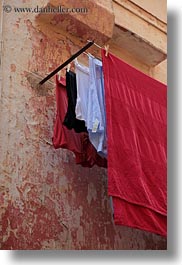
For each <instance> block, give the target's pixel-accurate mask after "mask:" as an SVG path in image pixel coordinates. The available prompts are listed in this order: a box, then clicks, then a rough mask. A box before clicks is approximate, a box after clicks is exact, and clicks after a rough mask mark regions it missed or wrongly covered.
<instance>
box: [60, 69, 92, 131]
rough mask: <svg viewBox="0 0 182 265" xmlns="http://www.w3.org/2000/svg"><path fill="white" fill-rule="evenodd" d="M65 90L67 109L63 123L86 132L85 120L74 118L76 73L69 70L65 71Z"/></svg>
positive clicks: (70, 127) (69, 127)
mask: <svg viewBox="0 0 182 265" xmlns="http://www.w3.org/2000/svg"><path fill="white" fill-rule="evenodd" d="M66 90H67V96H68V109H67V113H66V116H65V119H64V122H63V124H64V125H65V126H66V127H67V128H68V129H69V130H71V129H74V130H75V132H77V133H80V132H87V128H86V127H85V122H84V121H81V120H78V119H76V114H75V107H76V99H77V87H76V74H75V73H73V72H71V71H69V72H66Z"/></svg>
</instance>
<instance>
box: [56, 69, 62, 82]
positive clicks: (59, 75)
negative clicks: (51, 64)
mask: <svg viewBox="0 0 182 265" xmlns="http://www.w3.org/2000/svg"><path fill="white" fill-rule="evenodd" d="M57 75H58V79H59V81H60V80H61V70H60V71H59V72H58V74H57Z"/></svg>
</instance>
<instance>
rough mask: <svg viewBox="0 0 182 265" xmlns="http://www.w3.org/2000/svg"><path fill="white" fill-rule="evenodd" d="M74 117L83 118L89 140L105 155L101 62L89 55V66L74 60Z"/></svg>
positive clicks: (104, 115) (104, 118)
mask: <svg viewBox="0 0 182 265" xmlns="http://www.w3.org/2000/svg"><path fill="white" fill-rule="evenodd" d="M75 70H76V80H77V102H76V110H75V112H76V118H77V119H80V120H85V124H86V127H87V130H88V133H89V139H90V142H91V143H92V144H93V146H94V147H95V148H96V150H97V152H98V153H99V154H100V155H101V156H103V157H107V139H106V138H107V137H106V111H105V95H104V78H103V70H102V62H101V61H99V60H98V59H96V58H94V57H92V56H89V68H88V67H86V66H84V65H82V64H80V63H78V61H77V60H76V61H75Z"/></svg>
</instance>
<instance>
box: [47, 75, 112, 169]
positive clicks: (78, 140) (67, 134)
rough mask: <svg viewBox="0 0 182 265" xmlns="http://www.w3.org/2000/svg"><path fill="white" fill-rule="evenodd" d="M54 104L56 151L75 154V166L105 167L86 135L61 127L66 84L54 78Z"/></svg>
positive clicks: (105, 161)
mask: <svg viewBox="0 0 182 265" xmlns="http://www.w3.org/2000/svg"><path fill="white" fill-rule="evenodd" d="M56 104H57V113H56V120H55V124H54V135H53V139H52V140H53V145H54V147H55V148H56V149H58V148H64V149H68V150H70V151H72V152H73V153H74V154H75V160H76V163H77V164H81V165H82V166H83V167H93V166H94V165H98V166H100V167H107V160H106V159H105V158H102V157H100V156H99V155H98V154H97V151H96V149H95V148H94V146H93V145H92V144H91V143H90V141H89V137H88V133H86V132H83V133H76V132H75V131H74V130H73V129H72V130H69V129H67V127H66V126H64V125H63V121H64V118H65V115H66V112H67V107H68V98H67V93H66V82H65V79H64V78H61V80H59V79H58V76H56Z"/></svg>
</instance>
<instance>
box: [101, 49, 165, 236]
mask: <svg viewBox="0 0 182 265" xmlns="http://www.w3.org/2000/svg"><path fill="white" fill-rule="evenodd" d="M102 60H103V71H104V83H105V97H106V117H107V136H108V193H109V195H110V196H113V204H114V218H115V223H116V224H121V225H126V226H131V227H135V228H139V229H142V230H147V231H150V232H154V233H157V234H160V235H163V236H166V234H167V232H166V230H167V228H166V226H167V205H166V204H167V179H166V175H167V173H166V139H167V136H166V135H167V128H166V126H167V124H166V123H167V121H166V120H167V119H166V112H167V111H166V105H167V87H166V85H164V84H162V83H160V82H158V81H156V80H154V79H152V78H151V77H149V76H147V75H145V74H143V73H141V72H140V71H138V70H136V69H135V68H133V67H131V66H129V65H128V64H126V63H124V62H123V61H121V60H120V59H119V58H117V57H115V56H114V55H112V54H108V56H107V57H106V56H105V51H104V50H102Z"/></svg>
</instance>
